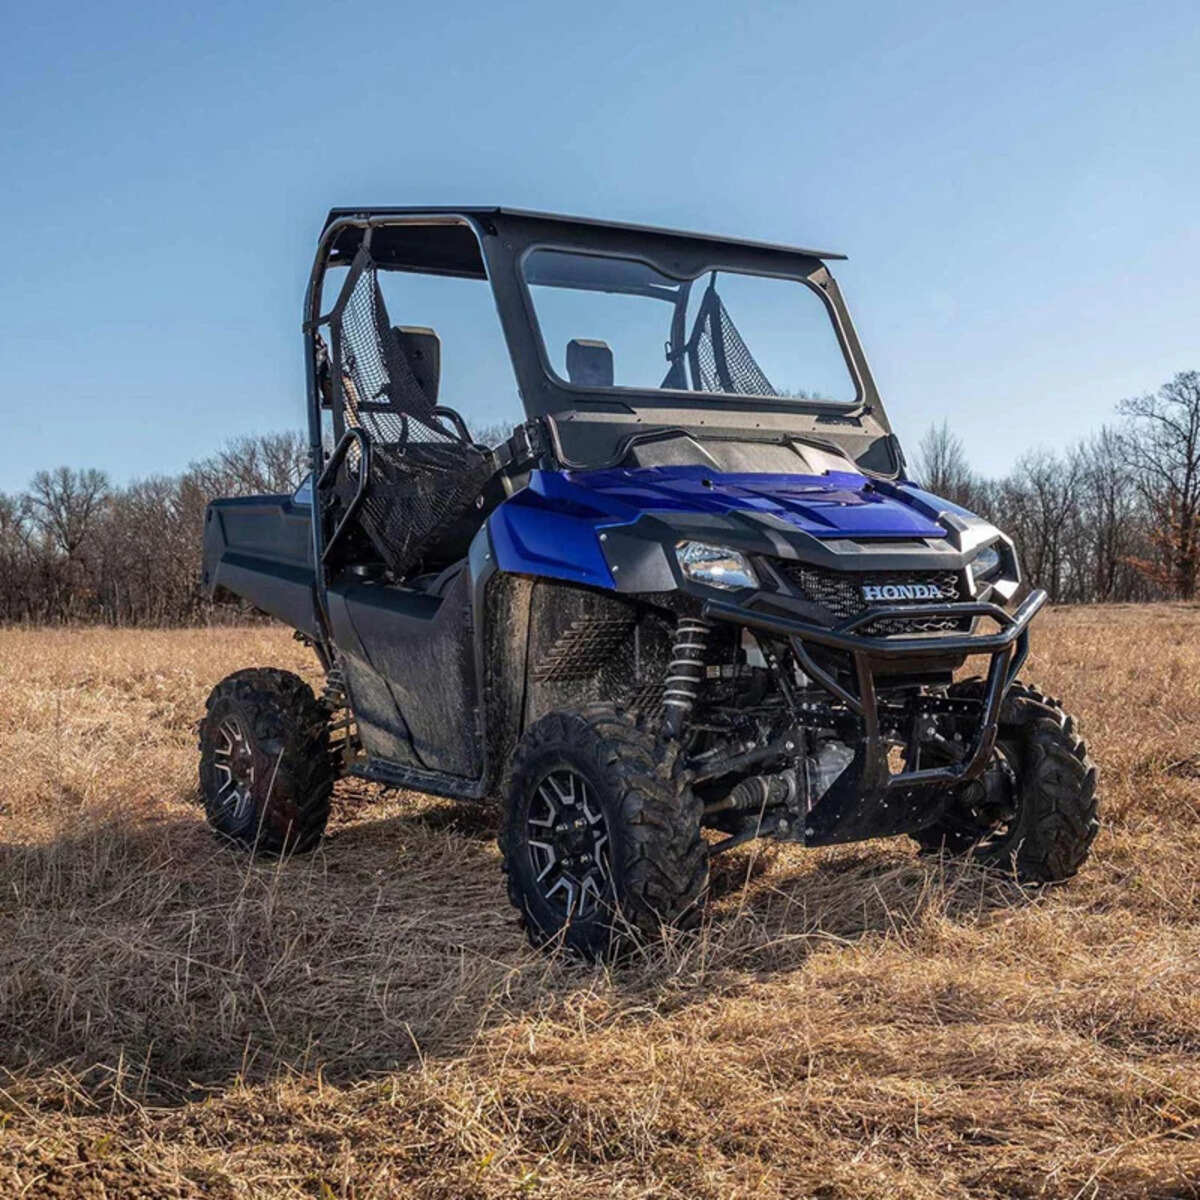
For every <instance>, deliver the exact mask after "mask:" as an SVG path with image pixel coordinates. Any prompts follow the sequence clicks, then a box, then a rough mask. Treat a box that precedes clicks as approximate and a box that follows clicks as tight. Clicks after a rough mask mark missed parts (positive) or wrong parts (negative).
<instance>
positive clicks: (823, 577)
mask: <svg viewBox="0 0 1200 1200" xmlns="http://www.w3.org/2000/svg"><path fill="white" fill-rule="evenodd" d="M775 565H776V567H777V568H778V570H779V573H780V574H781V575H782V576H783V578H784V579H785V580H786V581H787V583H788V584H789V585H790V587H791V589H792V591H793V593H794V594H796V595H797V596H799V597H800V598H801V599H802V600H808V601H810V602H811V603H813V604H819V605H820V606H821V607H822V608H824V609H827V610H828V612H829V613H830V614H831V615H832V616H833V617H835V618H836V619H837V620H839V621H845V620H847V619H848V618H850V617H853V616H857V615H858V614H859V613H860V612H862V611H863V610H864V609H866V608H873V607H875V606H876V605H884V604H886V605H898V604H929V603H936V602H937V601H936V600H935V601H930V600H927V599H912V600H904V599H891V600H872V601H868V600H866V599H865V597H864V592H863V589H864V588H866V587H889V586H900V587H904V586H906V585H909V586H911V585H914V584H922V585H925V586H932V587H934V588H936V589H937V591H938V593H939V594H940V595H939V598H940V599H942V600H945V601H947V602H953V601H957V600H963V599H965V597H964V595H963V590H962V588H963V581H962V576H961V575H960V574H959V573H958V572H957V571H873V572H869V573H868V572H863V573H862V574H855V573H853V572H848V571H826V570H823V569H822V568H820V567H813V566H809V565H808V564H807V563H798V562H792V561H790V560H788V559H776V560H775ZM970 627H971V618H970V617H949V616H947V617H893V618H887V619H881V620H878V621H872V622H871V624H870V625H868V626H866V627H864V628H863V629H862V630H860V632H861V633H867V634H873V635H876V636H880V635H884V634H890V633H904V634H913V633H949V632H962V631H965V630H969V629H970Z"/></svg>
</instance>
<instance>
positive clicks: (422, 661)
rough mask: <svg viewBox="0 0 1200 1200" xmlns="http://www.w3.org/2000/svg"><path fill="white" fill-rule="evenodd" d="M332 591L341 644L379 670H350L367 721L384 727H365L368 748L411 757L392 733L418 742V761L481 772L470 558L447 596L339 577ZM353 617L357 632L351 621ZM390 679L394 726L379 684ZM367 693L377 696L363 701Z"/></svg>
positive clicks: (415, 749) (414, 743) (359, 708)
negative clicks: (349, 581) (356, 674)
mask: <svg viewBox="0 0 1200 1200" xmlns="http://www.w3.org/2000/svg"><path fill="white" fill-rule="evenodd" d="M329 598H330V619H331V621H332V622H333V625H334V636H335V640H336V642H337V645H338V648H339V650H340V651H342V652H343V654H344V655H346V654H349V655H350V656H351V657H352V658H355V659H358V654H356V653H355V650H357V649H358V648H361V651H362V655H363V657H362V658H361V659H359V661H358V663H357V664H355V663H352V664H351V666H352V667H353V666H359V667H360V668H361V667H363V666H366V667H369V668H370V671H371V672H373V673H374V674H375V675H376V676H377V681H372V680H370V679H369V678H368V677H366V676H365V675H363V676H360V677H359V678H358V679H356V678H355V677H354V674H351V678H350V680H349V682H350V690H351V695H352V699H353V702H354V708H355V715H356V716H357V717H358V719H359V722H360V725H362V724H363V722H364V721H366V722H368V723H369V724H371V725H377V726H378V728H377V729H376V730H373V731H372V730H366V729H364V731H363V738H364V742H366V744H367V748H368V750H369V751H370V752H371V753H372V754H379V755H380V756H382V757H386V758H392V759H398V760H399V761H406V759H408V756H407V755H403V754H401V753H398V752H397V751H398V750H399V749H400V748H401V747H400V746H399V745H396V744H393V746H392V748H391V750H390V751H389V750H387V749H385V747H384V743H385V742H386V741H387V740H388V739H389V737H390V739H391V740H392V741H393V743H399V742H405V741H407V742H408V743H409V744H410V745H411V748H412V754H413V755H414V756H415V764H416V765H419V766H422V767H425V768H427V769H430V770H434V771H442V772H446V773H448V774H451V775H460V776H466V777H469V778H473V779H474V778H478V777H479V776H481V775H482V772H483V755H482V730H481V728H480V724H481V723H480V715H479V710H478V686H477V682H476V668H475V631H474V621H473V618H472V613H471V603H470V601H471V587H470V575H469V572H468V571H467V570H466V568H465V564H464V569H463V570H462V571H460V572H459V573H458V575H456V576H455V578H454V579H453V581H452V582H451V583H449V585H448V586H447V587H446V588H445V591H444V594H443V595H440V596H436V595H431V594H429V593H425V592H415V591H411V590H409V589H407V588H401V587H394V586H390V585H386V584H370V583H352V584H348V585H346V584H340V583H335V584H333V585H332V586H331V587H330V589H329ZM347 620H348V622H349V625H350V626H351V627H352V631H350V630H346V629H345V627H344V621H347ZM347 634H350V636H347ZM385 681H386V688H387V691H388V692H390V694H391V696H392V698H393V699H394V706H395V709H396V713H395V716H394V717H393V719H392V721H391V722H390V726H391V728H390V729H389V728H388V726H389V722H387V721H385V720H384V718H385V715H386V714H385V713H384V712H383V711H382V710H383V709H384V708H385V707H386V705H385V699H384V693H383V692H382V691H381V690H380V688H379V684H381V683H384V682H385ZM364 693H370V695H369V696H367V695H365V694H364ZM364 700H369V701H370V703H369V704H367V705H364ZM367 708H369V709H370V711H369V712H368V711H366V709H367ZM373 743H374V744H373ZM377 747H378V748H377ZM408 760H409V761H411V759H408Z"/></svg>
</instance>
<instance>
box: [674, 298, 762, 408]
mask: <svg viewBox="0 0 1200 1200" xmlns="http://www.w3.org/2000/svg"><path fill="white" fill-rule="evenodd" d="M688 356H689V359H690V361H691V368H692V380H693V384H692V386H693V387H694V388H695V389H696V390H697V391H701V392H726V393H729V394H730V395H737V396H777V395H778V394H779V393H778V392H777V391H776V390H775V388H774V387H772V386H771V381H770V380H769V379H768V378H767V377H766V375H765V374H764V373H763V369H762V367H760V366H759V365H758V363H757V362H755V361H754V355H753V354H751V353H750V348H749V347H748V346H747V345H746V343H745V342H744V341H743V340H742V335H741V334H740V333H738V330H737V326H736V325H734V323H733V319H732V318H731V317H730V315H729V313H728V311H727V310H726V308H725V305H724V304H723V303H722V301H721V297H720V296H718V295H717V291H716V289H715V288H713V287H710V288H709V289H708V290H707V291H706V292H705V294H704V299H703V300H702V301H701V305H700V312H699V313H698V314H697V319H696V327H695V330H694V331H693V334H692V338H691V341H690V343H689V345H688Z"/></svg>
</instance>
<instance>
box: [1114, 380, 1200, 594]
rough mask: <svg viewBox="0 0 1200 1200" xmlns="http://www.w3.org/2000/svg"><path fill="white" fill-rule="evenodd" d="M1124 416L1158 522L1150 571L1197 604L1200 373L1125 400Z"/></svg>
mask: <svg viewBox="0 0 1200 1200" xmlns="http://www.w3.org/2000/svg"><path fill="white" fill-rule="evenodd" d="M1118 411H1119V412H1120V413H1121V414H1122V416H1124V417H1125V421H1126V425H1125V436H1124V440H1123V445H1124V449H1125V452H1126V456H1127V458H1128V461H1129V465H1130V467H1131V469H1132V470H1133V471H1134V472H1135V475H1136V479H1137V485H1138V488H1139V490H1140V492H1141V494H1142V496H1143V498H1144V499H1145V501H1146V503H1147V505H1148V506H1149V508H1150V511H1151V512H1152V514H1153V516H1154V527H1153V530H1152V538H1153V542H1154V546H1155V548H1156V550H1157V562H1149V563H1146V564H1144V567H1145V569H1146V570H1147V572H1148V573H1149V574H1150V575H1151V576H1152V577H1154V578H1155V579H1156V580H1157V581H1158V582H1160V583H1162V584H1164V585H1165V586H1166V587H1168V588H1169V589H1170V591H1171V592H1172V593H1173V594H1174V595H1176V596H1178V597H1179V598H1180V599H1183V600H1191V599H1192V598H1193V597H1194V596H1195V595H1196V584H1197V567H1198V565H1200V563H1198V550H1200V371H1181V372H1180V373H1179V374H1178V375H1176V376H1175V377H1174V378H1173V379H1172V380H1171V381H1170V382H1168V383H1165V384H1163V386H1162V387H1160V388H1159V389H1158V391H1157V392H1154V393H1152V394H1150V395H1147V396H1135V397H1133V398H1132V399H1128V400H1122V401H1121V403H1120V404H1119V405H1118Z"/></svg>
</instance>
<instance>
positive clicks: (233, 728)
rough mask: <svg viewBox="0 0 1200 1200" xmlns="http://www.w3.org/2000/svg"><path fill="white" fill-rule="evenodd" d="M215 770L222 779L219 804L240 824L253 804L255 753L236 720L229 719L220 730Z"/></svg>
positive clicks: (216, 748)
mask: <svg viewBox="0 0 1200 1200" xmlns="http://www.w3.org/2000/svg"><path fill="white" fill-rule="evenodd" d="M213 766H214V767H215V768H216V771H217V774H218V776H219V786H218V788H217V800H218V802H219V803H220V804H221V806H222V807H223V808H224V809H225V810H226V811H227V812H228V813H229V814H230V816H231V817H232V819H233V820H235V821H238V820H241V819H242V818H243V817H245V815H246V814H247V813H248V812H249V811H250V807H251V805H252V804H253V798H252V791H253V788H254V750H253V748H252V747H251V745H250V739H249V738H248V737H247V736H246V731H245V729H244V728H243V726H242V723H241V721H239V720H238V718H237V717H235V716H228V717H226V718H225V719H224V720H223V721H222V722H221V724H220V725H219V726H218V727H217V744H216V746H215V747H214V749H213Z"/></svg>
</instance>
